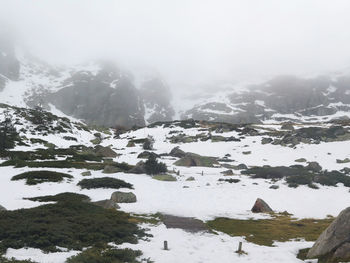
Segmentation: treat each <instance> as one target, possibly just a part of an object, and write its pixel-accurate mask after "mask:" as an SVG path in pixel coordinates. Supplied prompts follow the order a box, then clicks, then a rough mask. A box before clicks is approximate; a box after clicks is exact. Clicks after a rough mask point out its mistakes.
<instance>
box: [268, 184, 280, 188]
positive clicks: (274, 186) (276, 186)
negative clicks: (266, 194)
mask: <svg viewBox="0 0 350 263" xmlns="http://www.w3.org/2000/svg"><path fill="white" fill-rule="evenodd" d="M269 188H270V189H278V188H280V187H279V186H278V185H275V184H273V185H271V186H270V187H269Z"/></svg>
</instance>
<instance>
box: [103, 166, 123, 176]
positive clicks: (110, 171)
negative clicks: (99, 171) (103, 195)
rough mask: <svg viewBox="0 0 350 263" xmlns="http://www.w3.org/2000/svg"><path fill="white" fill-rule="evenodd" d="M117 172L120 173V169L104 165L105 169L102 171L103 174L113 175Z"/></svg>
mask: <svg viewBox="0 0 350 263" xmlns="http://www.w3.org/2000/svg"><path fill="white" fill-rule="evenodd" d="M118 172H120V169H119V168H118V167H115V166H112V165H106V166H105V168H104V169H103V173H104V174H114V173H118Z"/></svg>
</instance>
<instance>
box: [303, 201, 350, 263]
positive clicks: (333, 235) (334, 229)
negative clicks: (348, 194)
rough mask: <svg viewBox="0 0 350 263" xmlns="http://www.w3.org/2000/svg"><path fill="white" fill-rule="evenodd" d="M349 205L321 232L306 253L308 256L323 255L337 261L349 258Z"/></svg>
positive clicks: (316, 256) (317, 256)
mask: <svg viewBox="0 0 350 263" xmlns="http://www.w3.org/2000/svg"><path fill="white" fill-rule="evenodd" d="M349 236H350V207H348V208H346V209H344V210H343V211H341V212H340V214H339V215H338V217H337V218H336V219H335V220H334V221H333V222H332V223H331V224H330V225H329V227H327V229H326V230H324V231H323V232H322V234H321V235H320V236H319V238H318V239H317V240H316V242H315V243H314V245H313V246H312V248H311V249H310V250H309V252H308V253H307V257H308V258H319V257H322V256H325V255H328V256H331V257H332V258H333V259H335V258H337V260H338V261H348V260H349V259H350V240H349Z"/></svg>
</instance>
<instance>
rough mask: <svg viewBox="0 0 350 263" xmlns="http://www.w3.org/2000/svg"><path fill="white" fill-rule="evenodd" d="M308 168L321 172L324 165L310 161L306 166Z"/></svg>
mask: <svg viewBox="0 0 350 263" xmlns="http://www.w3.org/2000/svg"><path fill="white" fill-rule="evenodd" d="M306 169H308V170H310V171H313V172H320V171H322V166H321V165H320V164H319V163H318V162H309V164H308V165H307V166H306Z"/></svg>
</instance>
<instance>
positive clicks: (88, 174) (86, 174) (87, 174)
mask: <svg viewBox="0 0 350 263" xmlns="http://www.w3.org/2000/svg"><path fill="white" fill-rule="evenodd" d="M81 175H82V176H91V172H90V171H85V172H82V173H81Z"/></svg>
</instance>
